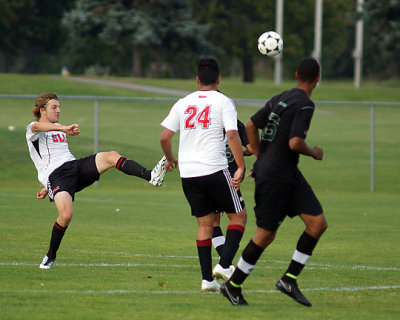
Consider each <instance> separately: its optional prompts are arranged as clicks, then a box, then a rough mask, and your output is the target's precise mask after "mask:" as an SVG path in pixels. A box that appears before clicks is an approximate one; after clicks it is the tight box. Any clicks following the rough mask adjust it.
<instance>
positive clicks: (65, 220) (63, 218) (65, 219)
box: [57, 212, 72, 228]
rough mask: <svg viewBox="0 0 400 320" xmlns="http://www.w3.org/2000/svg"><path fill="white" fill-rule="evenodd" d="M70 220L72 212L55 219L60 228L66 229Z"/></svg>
mask: <svg viewBox="0 0 400 320" xmlns="http://www.w3.org/2000/svg"><path fill="white" fill-rule="evenodd" d="M71 220H72V212H68V213H61V214H60V215H59V217H58V219H57V223H58V224H59V225H60V226H62V227H64V228H66V227H68V225H69V223H70V222H71Z"/></svg>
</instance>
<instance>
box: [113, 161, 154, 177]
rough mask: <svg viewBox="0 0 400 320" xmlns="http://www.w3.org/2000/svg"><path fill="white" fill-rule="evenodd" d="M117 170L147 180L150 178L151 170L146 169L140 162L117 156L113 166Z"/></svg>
mask: <svg viewBox="0 0 400 320" xmlns="http://www.w3.org/2000/svg"><path fill="white" fill-rule="evenodd" d="M115 167H116V168H117V169H118V170H119V171H122V172H123V173H125V174H128V175H130V176H136V177H139V178H142V179H145V180H147V181H150V179H151V170H146V168H145V167H143V166H142V165H141V164H139V163H137V162H136V161H133V160H128V159H127V158H125V157H121V158H119V160H118V161H117V164H116V166H115Z"/></svg>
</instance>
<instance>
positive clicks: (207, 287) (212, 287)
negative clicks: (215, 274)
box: [201, 279, 220, 292]
mask: <svg viewBox="0 0 400 320" xmlns="http://www.w3.org/2000/svg"><path fill="white" fill-rule="evenodd" d="M219 288H220V285H219V283H218V282H217V281H215V280H213V281H207V280H204V279H203V280H202V281H201V291H204V292H219Z"/></svg>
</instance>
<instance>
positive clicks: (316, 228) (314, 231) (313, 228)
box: [306, 219, 328, 239]
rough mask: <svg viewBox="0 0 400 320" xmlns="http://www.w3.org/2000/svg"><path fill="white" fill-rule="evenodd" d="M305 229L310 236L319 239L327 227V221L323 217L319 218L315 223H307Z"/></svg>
mask: <svg viewBox="0 0 400 320" xmlns="http://www.w3.org/2000/svg"><path fill="white" fill-rule="evenodd" d="M307 229H308V230H307V231H306V232H307V233H309V234H310V235H311V236H312V237H314V238H316V239H319V238H320V237H321V236H322V234H323V233H324V232H325V231H326V229H328V223H327V222H326V220H325V219H321V220H320V221H318V222H317V223H314V224H313V225H309V226H308V228H307Z"/></svg>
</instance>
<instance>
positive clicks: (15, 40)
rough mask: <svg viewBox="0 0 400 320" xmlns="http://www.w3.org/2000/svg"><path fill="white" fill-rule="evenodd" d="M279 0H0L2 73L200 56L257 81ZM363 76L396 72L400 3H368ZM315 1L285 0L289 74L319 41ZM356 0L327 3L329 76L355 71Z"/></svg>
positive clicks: (127, 71)
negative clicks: (261, 45)
mask: <svg viewBox="0 0 400 320" xmlns="http://www.w3.org/2000/svg"><path fill="white" fill-rule="evenodd" d="M275 2H276V1H275V0H264V1H251V0H235V1H229V0H203V1H200V0H169V1H167V0H147V1H145V0H118V1H113V0H60V1H50V0H43V1H39V0H0V71H3V72H20V73H55V72H59V71H60V69H61V67H62V66H64V65H66V66H68V68H69V69H70V71H71V72H72V73H73V74H97V75H119V76H126V75H134V76H151V77H160V76H161V77H179V78H185V77H189V76H191V75H192V74H193V65H195V61H196V60H197V59H198V57H199V56H201V55H205V54H212V55H214V56H216V57H217V58H219V59H220V61H221V62H222V63H221V64H222V66H223V74H225V75H240V76H242V78H243V80H244V81H246V82H252V81H254V79H255V76H256V75H257V74H267V75H268V74H271V72H272V66H273V59H268V58H266V57H264V56H261V55H260V54H259V52H258V50H257V46H256V40H257V38H258V36H259V35H260V34H261V33H263V32H264V31H267V30H273V29H274V28H275ZM364 3H365V4H364V9H365V10H364V15H363V18H364V21H365V26H364V34H365V38H364V63H363V69H364V70H363V72H364V75H366V76H367V77H371V78H372V77H373V78H387V77H390V78H398V76H399V74H400V66H399V64H398V62H397V59H398V57H399V56H400V23H399V20H400V0H365V2H364ZM314 6H315V0H304V1H289V0H287V1H285V3H284V27H283V35H282V36H283V38H284V51H283V64H284V69H283V70H284V77H286V78H287V77H291V76H292V74H293V71H294V68H295V66H296V65H297V62H298V61H299V59H300V58H302V57H305V56H310V55H311V54H312V51H313V43H314V19H313V17H314V11H315V8H314ZM355 10H356V0H354V1H348V0H325V1H324V2H323V30H322V34H323V40H322V58H321V63H322V69H323V75H324V77H325V78H336V79H338V78H351V77H352V76H353V62H354V61H353V50H354V43H355V39H354V37H355V36H354V33H355V21H356V19H357V18H358V17H357V14H356V12H355Z"/></svg>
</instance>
